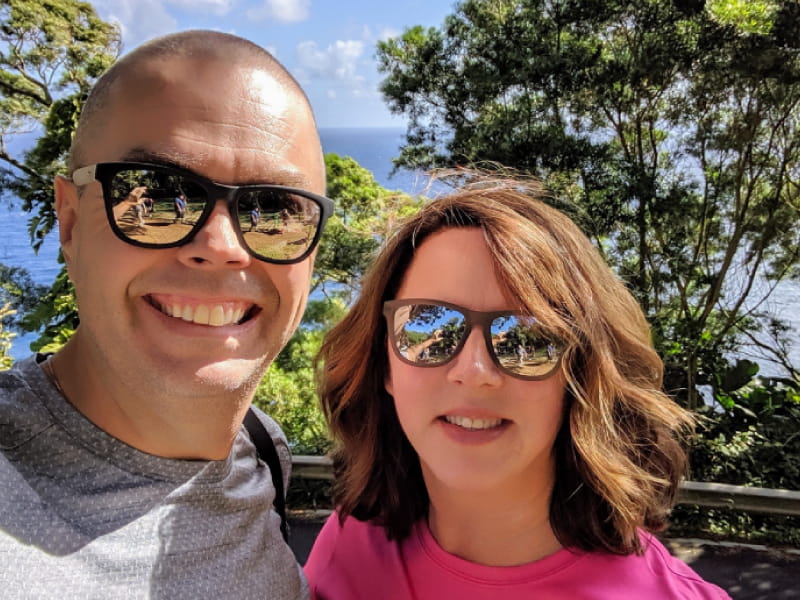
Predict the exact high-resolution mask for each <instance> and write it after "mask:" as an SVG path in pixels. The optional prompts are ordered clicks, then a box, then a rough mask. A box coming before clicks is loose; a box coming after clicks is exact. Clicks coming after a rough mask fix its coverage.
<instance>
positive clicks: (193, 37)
mask: <svg viewBox="0 0 800 600" xmlns="http://www.w3.org/2000/svg"><path fill="white" fill-rule="evenodd" d="M181 59H186V60H191V61H208V62H214V61H225V62H226V63H228V64H230V65H231V66H232V67H233V66H238V67H249V68H257V69H260V70H262V71H264V72H265V73H268V74H269V75H270V76H271V77H272V78H274V80H275V81H276V82H277V83H279V84H280V85H281V86H283V87H284V88H285V89H286V90H287V91H289V92H290V93H292V94H296V95H297V98H298V100H299V101H300V102H302V103H303V104H305V105H306V106H307V107H308V112H309V114H313V113H312V112H311V106H310V103H309V101H308V98H307V96H306V95H305V92H304V91H303V89H302V88H301V87H300V85H299V84H298V83H297V81H296V80H295V79H294V77H292V75H291V74H290V73H289V72H288V71H287V70H286V68H285V67H284V66H283V65H282V64H280V63H279V62H278V61H277V60H276V59H275V58H274V57H273V56H272V55H271V54H270V53H269V52H267V51H266V50H265V49H264V48H262V47H261V46H259V45H257V44H254V43H253V42H250V41H248V40H246V39H244V38H240V37H238V36H235V35H231V34H227V33H222V32H219V31H208V30H191V31H182V32H179V33H174V34H169V35H166V36H162V37H159V38H156V39H154V40H151V41H149V42H147V43H145V44H143V45H142V46H139V47H138V48H136V49H135V50H133V51H131V52H130V53H129V54H126V55H125V56H124V57H123V58H121V59H120V60H119V61H117V62H116V63H115V64H114V65H113V66H112V67H111V68H110V69H108V70H107V71H106V72H105V73H104V74H103V75H102V76H101V77H100V79H98V81H97V83H96V84H95V86H94V87H93V88H92V91H91V92H90V94H89V97H88V98H87V99H86V102H85V103H84V106H83V109H82V111H81V116H80V120H79V122H78V127H77V128H76V130H75V136H74V138H73V140H72V145H71V147H70V152H69V157H68V159H67V167H68V169H69V172H70V173H71V172H72V171H74V170H75V169H76V168H78V167H81V166H85V162H86V161H85V159H84V153H85V147H86V145H87V144H89V143H91V140H92V138H93V137H94V136H95V135H102V131H103V129H104V125H105V120H106V119H108V118H113V114H109V112H110V111H109V109H110V107H111V104H112V103H111V100H112V91H113V90H114V88H115V87H116V86H117V85H119V84H120V82H124V81H125V80H126V79H128V78H130V77H132V76H134V74H135V73H136V71H137V70H139V69H141V67H142V66H143V65H146V64H149V63H152V62H158V61H162V60H172V61H174V60H181ZM312 118H313V116H312Z"/></svg>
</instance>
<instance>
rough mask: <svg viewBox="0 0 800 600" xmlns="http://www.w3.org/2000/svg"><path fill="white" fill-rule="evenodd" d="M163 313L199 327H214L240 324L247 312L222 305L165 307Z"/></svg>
mask: <svg viewBox="0 0 800 600" xmlns="http://www.w3.org/2000/svg"><path fill="white" fill-rule="evenodd" d="M161 311H162V312H163V313H165V314H167V315H169V316H170V317H177V318H179V319H183V320H184V321H189V322H191V323H197V324H198V325H211V326H212V327H222V326H223V325H231V324H232V323H238V322H239V321H241V320H242V317H244V314H245V312H246V311H245V309H244V308H233V307H230V306H228V307H225V306H222V305H221V304H214V305H211V306H206V305H205V304H199V305H197V306H188V305H186V306H181V305H180V304H175V305H173V306H167V305H165V306H162V307H161Z"/></svg>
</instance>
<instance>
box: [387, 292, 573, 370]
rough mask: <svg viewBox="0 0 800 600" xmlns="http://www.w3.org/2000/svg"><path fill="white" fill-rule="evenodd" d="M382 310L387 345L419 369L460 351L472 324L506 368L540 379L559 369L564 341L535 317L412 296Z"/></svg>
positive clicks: (444, 359) (441, 361)
mask: <svg viewBox="0 0 800 600" xmlns="http://www.w3.org/2000/svg"><path fill="white" fill-rule="evenodd" d="M383 314H384V316H385V317H386V322H387V325H388V328H389V345H390V346H391V347H392V348H393V349H394V352H395V354H396V355H397V357H398V358H399V359H400V360H402V361H403V362H405V363H408V364H410V365H414V366H417V367H440V366H442V365H445V364H447V363H448V362H450V361H451V360H453V358H455V356H456V355H457V354H458V353H459V352H460V351H461V348H463V347H464V342H465V341H466V339H467V337H469V334H470V332H471V331H472V328H473V327H480V328H481V330H482V331H483V337H484V339H485V340H486V350H487V351H488V352H489V355H490V356H491V357H492V360H493V361H494V362H495V364H496V365H497V366H498V367H499V368H500V370H502V371H503V372H505V373H507V374H509V375H511V376H513V377H518V378H520V379H530V380H539V379H546V378H548V377H550V376H551V375H552V374H553V373H554V372H555V371H556V369H558V367H559V364H560V361H561V355H562V354H563V353H564V349H565V347H566V345H565V344H564V342H562V341H561V340H559V339H557V338H555V337H554V336H553V335H552V334H549V333H548V332H547V331H546V330H545V329H544V327H542V325H541V324H540V323H539V321H537V320H536V318H535V317H533V316H531V315H525V314H522V313H519V312H515V311H507V310H501V311H490V312H483V311H477V310H470V309H468V308H464V307H463V306H458V305H457V304H450V303H449V302H441V301H439V300H426V299H421V298H409V299H403V300H388V301H386V302H384V304H383Z"/></svg>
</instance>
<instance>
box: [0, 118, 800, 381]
mask: <svg viewBox="0 0 800 600" xmlns="http://www.w3.org/2000/svg"><path fill="white" fill-rule="evenodd" d="M320 137H321V139H322V148H323V151H324V152H326V153H327V152H335V153H336V154H339V155H342V156H351V157H353V158H354V159H355V160H356V161H357V162H358V163H359V164H360V165H361V166H363V167H364V168H366V169H367V170H369V171H371V172H372V174H373V175H374V177H375V179H376V181H377V182H378V183H379V184H380V185H382V186H383V187H386V188H389V189H395V190H401V191H404V192H408V193H418V192H421V191H422V190H423V189H424V187H425V185H426V184H427V178H426V177H424V176H423V175H420V174H417V173H413V172H409V171H399V172H397V173H393V172H392V171H393V165H392V159H393V158H394V157H395V156H397V154H398V151H399V148H400V146H401V145H402V143H403V141H404V130H403V129H402V128H322V129H321V130H320ZM28 217H29V215H28V214H27V213H25V212H24V211H22V209H20V208H19V207H18V206H17V207H13V206H9V205H8V204H7V202H6V201H0V262H2V263H5V264H7V265H11V266H20V267H24V268H25V269H27V270H28V272H29V273H30V274H31V277H32V278H33V280H34V281H35V282H36V283H41V284H49V283H51V282H52V281H53V279H54V278H55V276H56V274H57V273H58V271H59V269H60V265H59V264H58V261H57V256H58V236H57V234H56V233H55V232H52V233H51V234H50V235H49V236H48V237H47V238H46V239H45V240H44V244H43V245H42V249H41V250H40V251H39V253H38V254H34V253H33V250H32V249H31V246H30V241H29V237H28V231H27V221H28ZM769 304H770V307H771V308H772V310H773V311H774V312H775V313H776V314H778V315H779V316H780V317H781V318H783V319H785V320H787V321H788V322H789V323H790V325H791V327H792V330H793V331H794V332H797V333H800V310H798V308H800V283H798V282H789V283H785V284H784V285H782V286H780V287H779V288H778V289H777V290H776V291H775V293H774V294H773V296H772V297H771V299H770V303H769ZM36 337H37V335H36V334H27V335H21V334H17V337H16V338H15V339H14V342H13V345H12V348H11V355H12V356H13V357H14V358H15V359H19V358H22V357H24V356H26V355H28V354H29V353H30V349H29V346H30V343H31V342H32V341H34V340H35V339H36ZM793 350H794V352H793V354H792V362H793V364H794V365H795V366H800V339H799V340H798V342H797V343H796V344H795V345H794V349H793ZM743 355H744V356H746V357H747V358H751V359H754V360H756V358H755V357H751V356H748V355H747V354H746V353H745V354H743ZM757 362H759V363H761V364H762V368H761V373H762V374H764V375H776V374H778V371H777V369H776V368H775V367H773V366H771V365H769V364H765V363H764V362H763V361H761V360H758V361H757Z"/></svg>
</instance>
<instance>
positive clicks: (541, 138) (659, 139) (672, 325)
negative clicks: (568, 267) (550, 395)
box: [378, 0, 800, 407]
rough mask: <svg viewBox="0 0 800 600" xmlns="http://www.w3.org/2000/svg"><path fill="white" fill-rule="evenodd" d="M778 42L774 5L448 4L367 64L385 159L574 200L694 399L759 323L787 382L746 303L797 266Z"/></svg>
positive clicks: (789, 106)
mask: <svg viewBox="0 0 800 600" xmlns="http://www.w3.org/2000/svg"><path fill="white" fill-rule="evenodd" d="M798 40H800V4H798V3H797V2H796V1H794V0H785V1H777V0H773V1H767V0H765V1H758V2H744V1H742V2H739V1H736V2H732V1H728V0H726V1H722V0H720V1H714V2H707V3H678V2H672V1H669V0H635V1H633V2H628V1H626V2H622V1H608V2H597V1H596V0H578V1H573V0H569V1H568V0H556V1H553V0H497V1H493V2H485V1H483V0H464V1H462V2H459V3H458V4H457V5H456V6H455V8H454V13H453V14H452V15H451V16H449V17H447V18H446V19H445V21H444V23H443V25H442V26H441V27H439V28H431V29H427V30H426V29H423V28H421V27H413V28H410V29H408V30H406V31H405V32H404V33H403V34H402V35H401V36H399V37H397V38H394V39H390V40H387V41H386V42H382V43H380V44H379V47H378V59H379V63H380V69H381V71H382V72H383V73H384V74H385V76H386V77H385V79H384V81H383V83H382V86H381V87H382V91H383V93H384V95H385V97H386V100H387V102H388V104H389V107H390V109H391V110H392V111H393V112H396V113H401V114H404V115H405V116H406V117H408V119H409V128H408V131H407V143H406V145H405V147H404V148H403V149H402V151H401V154H400V156H399V157H398V159H397V160H396V162H397V164H398V165H400V166H406V167H411V168H420V167H422V168H428V167H450V166H456V165H465V164H466V165H470V164H473V163H481V164H486V163H487V162H488V163H490V164H499V165H505V166H509V167H513V168H515V169H517V170H519V171H522V172H528V173H532V174H534V175H539V176H541V177H543V178H544V179H545V180H546V182H547V184H548V186H549V187H550V188H551V189H553V190H554V191H556V192H557V193H559V194H563V195H564V196H565V197H567V198H569V199H570V200H572V201H573V202H575V203H576V204H577V205H578V206H579V209H580V212H581V213H582V215H584V218H583V219H581V225H582V226H583V227H584V228H585V230H586V231H587V233H588V234H589V235H590V237H592V238H593V239H595V240H596V241H597V242H598V245H599V246H600V247H601V248H602V249H603V251H604V254H605V255H606V257H607V259H608V260H609V262H610V263H611V264H612V265H613V266H614V268H615V269H616V270H617V272H618V273H619V274H620V276H621V277H622V278H623V279H624V280H625V281H626V282H628V283H629V285H630V286H631V288H632V290H633V291H634V293H635V294H636V295H637V297H638V299H639V300H640V302H641V304H642V306H643V307H644V310H645V312H646V314H647V316H648V318H649V319H650V321H651V323H652V324H653V327H654V336H655V339H656V341H657V344H658V346H659V349H660V350H661V353H662V355H663V356H664V358H665V361H666V367H667V383H668V386H669V389H670V390H671V391H673V392H674V393H675V394H676V395H678V396H679V397H680V398H681V399H682V400H683V401H684V402H685V403H686V404H687V405H689V406H690V407H697V406H698V405H699V404H700V403H701V397H700V396H699V394H698V389H699V387H700V386H702V385H704V384H710V385H712V386H713V385H715V380H714V373H715V372H718V371H719V369H720V368H724V367H725V365H726V356H729V355H730V352H731V351H735V350H737V349H738V348H739V347H740V345H741V344H743V343H754V340H751V339H749V338H751V337H752V338H757V336H754V335H753V333H754V332H755V331H757V330H758V329H759V328H761V329H763V330H764V332H765V333H768V334H773V335H776V338H775V339H774V340H772V343H767V344H763V342H762V350H764V351H766V352H771V353H773V354H774V355H776V357H777V360H778V361H779V363H780V364H782V365H783V366H784V367H786V370H787V373H788V374H790V375H792V376H794V377H798V378H800V373H798V370H797V366H792V365H790V364H789V362H788V360H786V358H787V356H788V354H787V352H786V350H787V348H788V345H789V343H788V342H789V341H788V338H787V337H786V336H785V333H784V332H782V330H781V327H780V326H777V327H773V326H772V324H775V323H776V322H779V320H778V319H777V317H776V316H774V315H768V314H766V313H764V312H757V311H756V310H753V309H748V307H753V306H760V305H763V300H764V299H765V297H767V296H768V295H769V293H770V291H771V289H772V288H771V287H770V288H769V289H767V291H766V292H762V291H761V290H760V289H759V287H760V286H758V285H756V284H757V283H758V282H760V281H768V282H769V283H775V282H778V281H781V280H785V279H787V278H789V277H792V276H797V274H798V271H800V267H799V264H800V227H799V226H798V225H800V185H798V183H800V182H799V181H798V178H797V169H796V167H797V165H798V164H800V144H798V143H797V131H798V123H799V122H800V42H799V41H798ZM763 287H764V286H761V289H762V290H763Z"/></svg>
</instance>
